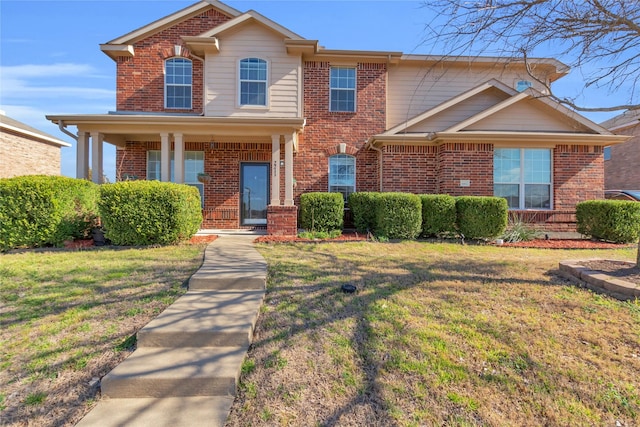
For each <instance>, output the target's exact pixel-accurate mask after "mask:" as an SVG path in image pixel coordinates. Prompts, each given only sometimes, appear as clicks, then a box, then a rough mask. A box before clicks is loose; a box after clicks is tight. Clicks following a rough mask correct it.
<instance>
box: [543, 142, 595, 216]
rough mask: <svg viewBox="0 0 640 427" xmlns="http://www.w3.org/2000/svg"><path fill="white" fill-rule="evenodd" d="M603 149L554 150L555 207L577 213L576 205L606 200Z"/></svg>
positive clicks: (561, 147)
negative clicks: (586, 201)
mask: <svg viewBox="0 0 640 427" xmlns="http://www.w3.org/2000/svg"><path fill="white" fill-rule="evenodd" d="M603 163H604V156H603V154H602V147H599V146H595V147H594V146H588V145H558V146H556V148H555V150H553V206H554V209H555V210H558V211H575V209H576V204H577V203H578V202H582V201H585V200H593V199H603V198H604V190H603V189H604V165H603Z"/></svg>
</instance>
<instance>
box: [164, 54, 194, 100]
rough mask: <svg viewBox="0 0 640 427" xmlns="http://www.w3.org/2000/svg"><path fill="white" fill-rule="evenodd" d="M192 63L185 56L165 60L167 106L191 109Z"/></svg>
mask: <svg viewBox="0 0 640 427" xmlns="http://www.w3.org/2000/svg"><path fill="white" fill-rule="evenodd" d="M191 83H192V64H191V61H190V60H188V59H185V58H170V59H167V60H166V61H165V62H164V88H165V89H164V91H165V102H164V104H165V108H175V109H186V110H190V109H191Z"/></svg>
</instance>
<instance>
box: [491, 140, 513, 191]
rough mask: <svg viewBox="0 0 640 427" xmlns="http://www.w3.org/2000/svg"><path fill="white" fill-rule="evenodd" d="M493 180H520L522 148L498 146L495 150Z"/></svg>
mask: <svg viewBox="0 0 640 427" xmlns="http://www.w3.org/2000/svg"><path fill="white" fill-rule="evenodd" d="M493 182H496V183H518V182H520V150H519V149H517V148H515V149H514V148H497V149H495V150H494V151H493Z"/></svg>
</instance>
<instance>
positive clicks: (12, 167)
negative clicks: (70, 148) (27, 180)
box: [0, 130, 61, 178]
mask: <svg viewBox="0 0 640 427" xmlns="http://www.w3.org/2000/svg"><path fill="white" fill-rule="evenodd" d="M60 149H61V147H60V146H58V145H54V144H50V143H47V142H44V141H39V140H33V139H30V138H25V137H24V136H22V135H20V134H17V133H13V132H9V131H6V130H2V131H0V178H12V177H14V176H22V175H60Z"/></svg>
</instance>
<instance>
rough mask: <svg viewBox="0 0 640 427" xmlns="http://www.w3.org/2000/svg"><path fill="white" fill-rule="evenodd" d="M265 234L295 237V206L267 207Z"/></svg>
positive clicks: (296, 221) (296, 217)
mask: <svg viewBox="0 0 640 427" xmlns="http://www.w3.org/2000/svg"><path fill="white" fill-rule="evenodd" d="M267 234H270V235H274V236H295V235H297V234H298V207H297V206H268V207H267Z"/></svg>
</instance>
